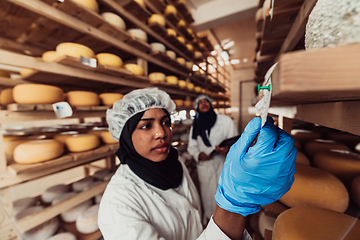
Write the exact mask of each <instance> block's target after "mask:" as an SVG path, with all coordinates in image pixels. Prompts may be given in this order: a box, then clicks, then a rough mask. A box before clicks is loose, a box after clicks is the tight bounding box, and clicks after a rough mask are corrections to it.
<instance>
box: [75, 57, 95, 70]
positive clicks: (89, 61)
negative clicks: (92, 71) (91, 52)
mask: <svg viewBox="0 0 360 240" xmlns="http://www.w3.org/2000/svg"><path fill="white" fill-rule="evenodd" d="M79 62H80V63H81V64H84V65H86V66H89V67H93V68H96V66H97V61H96V59H95V58H89V57H85V56H80V58H79Z"/></svg>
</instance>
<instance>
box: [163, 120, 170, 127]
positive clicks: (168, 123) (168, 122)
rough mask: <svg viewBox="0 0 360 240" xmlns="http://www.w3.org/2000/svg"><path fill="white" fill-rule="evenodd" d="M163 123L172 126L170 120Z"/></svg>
mask: <svg viewBox="0 0 360 240" xmlns="http://www.w3.org/2000/svg"><path fill="white" fill-rule="evenodd" d="M163 125H165V126H171V122H170V120H166V121H164V122H163Z"/></svg>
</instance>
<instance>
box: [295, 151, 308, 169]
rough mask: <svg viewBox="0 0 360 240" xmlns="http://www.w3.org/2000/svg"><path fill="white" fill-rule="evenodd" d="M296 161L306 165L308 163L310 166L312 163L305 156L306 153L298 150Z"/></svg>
mask: <svg viewBox="0 0 360 240" xmlns="http://www.w3.org/2000/svg"><path fill="white" fill-rule="evenodd" d="M295 163H298V164H305V165H308V166H309V165H310V161H309V159H308V158H307V157H306V156H305V154H303V153H302V152H300V151H297V156H296V160H295Z"/></svg>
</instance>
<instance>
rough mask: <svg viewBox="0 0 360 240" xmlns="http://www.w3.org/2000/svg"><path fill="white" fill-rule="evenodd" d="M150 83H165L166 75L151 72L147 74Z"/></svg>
mask: <svg viewBox="0 0 360 240" xmlns="http://www.w3.org/2000/svg"><path fill="white" fill-rule="evenodd" d="M149 79H150V82H165V80H166V75H165V74H164V73H162V72H153V73H150V74H149Z"/></svg>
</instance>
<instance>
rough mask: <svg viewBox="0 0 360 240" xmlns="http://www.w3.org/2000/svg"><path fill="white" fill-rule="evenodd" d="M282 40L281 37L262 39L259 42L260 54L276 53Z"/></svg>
mask: <svg viewBox="0 0 360 240" xmlns="http://www.w3.org/2000/svg"><path fill="white" fill-rule="evenodd" d="M283 42H284V39H283V38H280V39H267V40H262V41H261V44H260V55H261V56H266V55H274V54H277V53H278V52H279V50H280V48H281V46H282V44H283Z"/></svg>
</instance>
